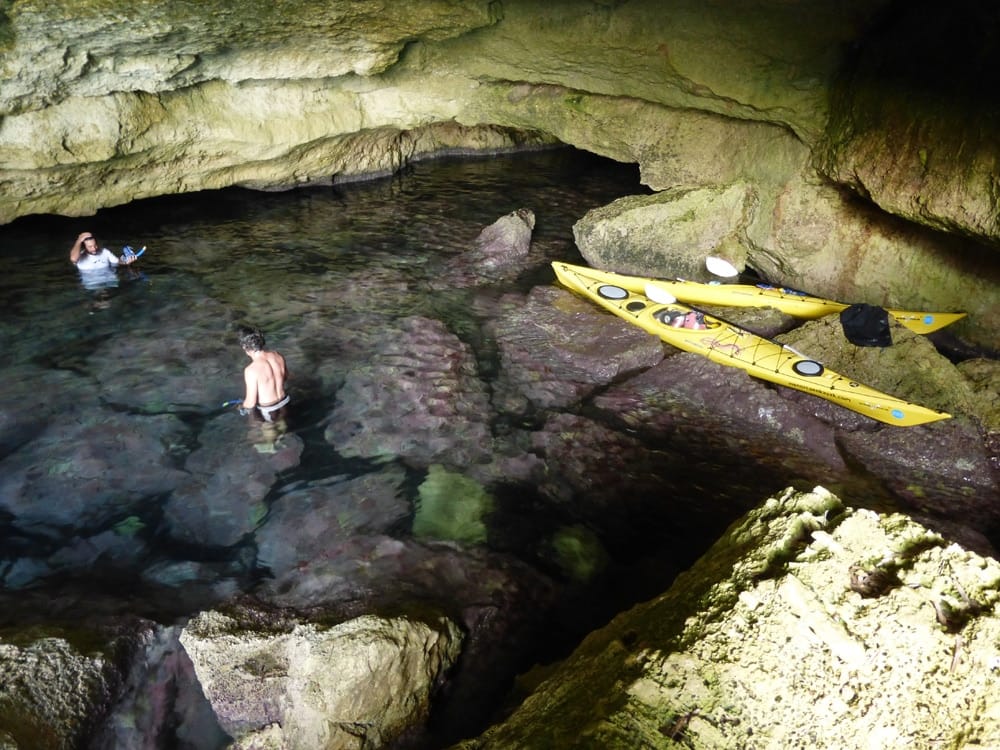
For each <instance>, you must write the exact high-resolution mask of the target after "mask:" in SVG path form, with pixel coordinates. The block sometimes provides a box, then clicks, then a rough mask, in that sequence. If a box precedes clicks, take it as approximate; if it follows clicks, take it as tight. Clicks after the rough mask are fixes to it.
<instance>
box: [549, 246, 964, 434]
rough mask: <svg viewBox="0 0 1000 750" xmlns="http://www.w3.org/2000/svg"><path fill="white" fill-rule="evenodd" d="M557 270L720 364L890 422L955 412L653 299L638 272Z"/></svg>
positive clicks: (632, 318) (564, 266)
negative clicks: (639, 284)
mask: <svg viewBox="0 0 1000 750" xmlns="http://www.w3.org/2000/svg"><path fill="white" fill-rule="evenodd" d="M552 268H553V269H554V270H555V272H556V277H557V278H558V279H559V281H560V282H561V283H562V284H563V285H564V286H565V287H567V288H568V289H570V290H571V291H574V292H576V293H577V294H580V295H582V296H584V297H586V298H587V299H589V300H591V301H592V302H595V303H597V304H598V305H600V306H601V307H603V308H604V309H605V310H608V311H609V312H612V313H614V314H615V315H617V316H618V317H620V318H623V319H625V320H627V321H629V322H630V323H633V324H635V325H637V326H639V327H640V328H642V329H643V330H645V331H647V332H649V333H651V334H653V335H654V336H658V337H659V338H660V339H661V340H662V341H665V342H666V343H668V344H670V345H672V346H676V347H677V348H678V349H683V350H684V351H688V352H694V353H695V354H700V355H702V356H703V357H707V358H708V359H710V360H712V361H713V362H718V363H719V364H721V365H727V366H729V367H739V368H740V369H743V370H746V371H747V372H748V373H750V374H751V375H753V376H754V377H757V378H761V379H762V380H767V381H770V382H772V383H777V384H778V385H784V386H787V387H789V388H795V389H796V390H799V391H804V392H805V393H811V394H813V395H814V396H819V397H820V398H825V399H826V400H827V401H832V402H833V403H835V404H839V405H840V406H843V407H845V408H848V409H851V410H853V411H856V412H858V413H860V414H864V415H865V416H868V417H871V418H872V419H877V420H879V421H880V422H885V423H886V424H892V425H898V426H904V427H909V426H912V425H918V424H926V423H927V422H936V421H938V420H940V419H948V418H949V417H950V416H951V415H950V414H946V413H945V412H942V411H936V410H934V409H928V408H926V407H923V406H919V405H918V404H912V403H910V402H909V401H904V400H903V399H900V398H896V397H895V396H890V395H889V394H887V393H882V392H881V391H877V390H875V389H874V388H869V387H868V386H866V385H862V384H861V383H858V382H855V381H853V380H851V379H849V378H845V377H844V376H843V375H839V374H837V373H835V372H833V371H832V370H828V369H827V368H825V367H824V366H823V365H822V364H820V363H819V362H816V361H815V360H812V359H809V358H808V357H803V356H802V355H800V354H798V353H797V352H795V351H794V350H792V349H791V348H789V347H786V346H782V345H781V344H777V343H775V342H773V341H770V340H768V339H765V338H763V337H761V336H758V335H757V334H755V333H751V332H750V331H745V330H743V329H742V328H737V327H736V326H734V325H732V324H730V323H727V322H725V321H724V320H720V319H719V318H715V317H713V316H711V315H708V314H705V313H701V312H699V311H696V310H694V309H692V308H690V307H688V306H687V305H684V304H681V303H678V302H674V303H669V304H667V303H661V302H654V301H653V300H652V299H650V298H649V297H648V296H646V294H644V293H643V291H634V290H633V288H634V284H635V279H636V277H634V276H631V277H630V276H621V275H619V274H614V273H609V272H607V271H594V270H591V269H590V268H585V267H583V266H574V265H572V264H569V263H561V262H556V263H553V264H552ZM654 283H656V284H660V283H661V282H654ZM630 287H633V288H630Z"/></svg>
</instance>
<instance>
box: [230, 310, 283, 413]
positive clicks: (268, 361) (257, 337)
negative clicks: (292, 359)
mask: <svg viewBox="0 0 1000 750" xmlns="http://www.w3.org/2000/svg"><path fill="white" fill-rule="evenodd" d="M240 346H242V347H243V351H245V352H246V354H247V356H248V357H250V359H251V362H250V364H249V365H247V367H246V369H245V370H244V371H243V377H244V379H245V380H246V384H247V394H246V396H245V397H244V398H243V404H242V406H240V414H242V415H247V414H249V413H250V411H251V410H252V409H254V408H255V407H256V408H257V409H258V410H259V411H260V414H261V416H262V417H264V421H266V422H271V421H273V416H274V414H275V413H276V412H277V411H278V410H279V409H281V408H282V407H283V406H285V405H286V404H287V403H288V395H287V394H286V393H285V381H286V380H288V370H287V369H286V368H285V358H284V357H282V356H281V355H280V354H278V352H272V351H267V350H266V349H264V334H262V333H261V332H260V330H259V329H257V328H244V329H243V330H242V331H240Z"/></svg>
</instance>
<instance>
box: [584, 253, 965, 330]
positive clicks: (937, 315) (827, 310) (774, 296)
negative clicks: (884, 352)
mask: <svg viewBox="0 0 1000 750" xmlns="http://www.w3.org/2000/svg"><path fill="white" fill-rule="evenodd" d="M588 272H591V273H593V274H595V275H596V276H598V277H603V278H605V280H608V281H609V283H613V284H617V285H618V286H620V287H622V288H623V289H628V290H629V291H630V292H640V293H641V292H643V291H644V290H645V288H646V284H649V283H652V284H656V286H657V287H659V288H661V289H663V290H664V291H665V292H669V293H670V294H671V295H672V296H673V297H675V298H676V299H679V300H680V301H681V302H687V303H689V304H692V305H724V306H727V307H773V308H775V309H776V310H780V311H781V312H783V313H787V314H788V315H794V316H795V317H797V318H806V319H809V320H812V319H814V318H821V317H823V316H824V315H830V314H831V313H839V312H840V311H841V310H846V309H847V308H848V307H849V305H845V304H844V303H843V302H834V301H833V300H829V299H823V298H822V297H811V296H810V295H808V294H804V293H802V292H797V291H795V290H793V289H785V288H782V287H774V286H753V285H751V284H702V283H700V282H697V281H684V280H681V279H673V280H668V279H653V278H644V277H642V276H624V275H621V274H616V273H611V272H608V271H597V270H593V271H591V270H590V269H588ZM611 279H615V280H611ZM887 312H888V313H889V314H890V315H891V316H892V317H893V318H895V319H896V320H897V321H899V322H900V323H901V324H902V325H904V326H906V327H907V328H909V329H910V330H911V331H913V332H915V333H931V332H933V331H936V330H938V329H939V328H944V327H945V326H946V325H950V324H951V323H954V322H955V321H956V320H959V319H961V318H964V317H965V315H966V314H965V313H964V312H959V313H943V312H919V311H915V310H887Z"/></svg>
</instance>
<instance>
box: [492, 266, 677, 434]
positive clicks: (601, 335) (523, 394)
mask: <svg viewBox="0 0 1000 750" xmlns="http://www.w3.org/2000/svg"><path fill="white" fill-rule="evenodd" d="M502 302H503V304H502V311H501V312H500V314H499V315H498V316H497V317H495V318H494V319H493V320H492V321H491V323H490V331H491V333H492V334H493V335H494V336H495V337H496V342H497V348H498V349H499V352H500V359H501V371H500V375H499V378H498V382H497V383H496V385H495V386H494V402H495V403H496V404H497V406H498V408H499V409H500V410H501V411H505V412H509V413H515V414H517V413H521V412H524V411H526V410H528V409H529V407H531V408H536V409H549V408H558V407H565V406H569V405H571V404H573V403H576V402H578V401H580V400H581V399H583V398H584V397H586V396H588V395H590V394H591V393H593V392H594V391H595V390H597V389H598V388H600V387H601V386H604V385H607V384H608V383H610V382H612V381H614V380H615V379H617V378H619V377H623V376H625V375H628V374H630V373H633V372H636V371H638V370H642V369H645V368H647V367H650V366H652V365H654V364H656V363H657V362H659V361H660V360H661V359H662V358H663V345H662V344H661V343H660V342H659V341H657V340H656V339H655V338H653V337H652V336H649V335H648V334H646V333H645V332H644V331H641V330H640V329H639V328H637V327H635V326H633V325H629V324H628V323H626V322H624V321H619V320H618V319H617V318H612V317H610V316H605V315H601V314H599V313H598V314H595V312H596V311H595V309H594V306H593V305H591V304H590V303H589V302H587V301H585V300H582V299H580V298H578V297H576V296H575V295H572V294H570V293H569V292H566V291H565V290H561V289H558V288H557V287H554V286H551V287H535V288H534V289H532V290H531V291H530V292H529V293H528V296H527V298H520V297H517V296H514V295H510V296H507V297H505V298H504V300H503V301H502ZM597 341H599V342H600V344H599V345H596V344H595V342H597Z"/></svg>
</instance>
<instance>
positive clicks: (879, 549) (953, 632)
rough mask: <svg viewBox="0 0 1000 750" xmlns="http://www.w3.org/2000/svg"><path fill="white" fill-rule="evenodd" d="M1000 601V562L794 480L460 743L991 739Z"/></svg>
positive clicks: (998, 704)
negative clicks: (800, 487)
mask: <svg viewBox="0 0 1000 750" xmlns="http://www.w3.org/2000/svg"><path fill="white" fill-rule="evenodd" d="M998 601H1000V564H998V563H997V562H996V561H995V560H993V559H988V558H982V557H979V556H977V555H975V554H973V553H970V552H967V551H965V550H964V549H962V548H961V547H959V546H957V545H955V544H948V543H947V542H946V541H945V540H944V539H943V538H942V537H940V536H938V535H937V534H934V533H933V532H930V531H928V530H927V529H925V528H923V527H921V526H920V525H918V524H916V523H914V522H912V521H911V520H909V519H907V518H906V517H904V516H901V515H879V514H876V513H874V512H872V511H865V510H854V509H851V508H848V507H845V506H844V505H843V504H842V503H841V501H840V500H839V499H838V498H837V497H835V496H833V495H831V494H830V493H829V492H827V491H825V490H823V489H822V488H816V489H815V490H814V491H813V492H810V493H794V492H792V491H786V492H785V493H783V494H781V495H780V496H777V497H774V498H772V499H770V500H768V501H767V502H766V503H765V504H764V505H763V506H762V507H760V508H759V509H757V510H754V511H752V512H751V513H749V514H748V515H747V516H746V517H745V518H743V519H742V520H740V521H739V522H738V523H736V524H734V525H733V526H732V527H731V528H730V529H729V531H728V532H727V533H726V534H725V535H724V536H723V537H722V538H721V539H720V540H719V541H718V542H717V543H716V544H715V545H714V546H713V547H712V548H711V549H710V550H709V551H708V552H707V553H706V554H705V556H704V557H703V558H702V559H701V560H700V561H699V562H698V563H697V564H696V565H695V566H694V567H693V568H692V569H691V570H689V571H687V572H686V573H684V574H682V575H681V576H680V577H678V579H677V581H676V582H675V584H674V585H673V586H672V587H671V589H670V590H669V591H668V592H667V593H665V594H664V595H662V596H660V597H657V598H656V599H654V600H653V601H651V602H648V603H646V604H641V605H638V606H637V607H635V608H633V609H632V610H631V611H629V612H626V613H623V614H621V615H619V616H618V617H617V618H615V620H614V621H613V622H612V623H611V624H609V625H608V626H607V627H605V628H602V629H601V630H599V631H597V632H595V633H593V634H592V635H590V636H589V637H588V638H587V639H586V640H585V641H584V642H583V644H581V646H580V647H579V648H578V649H577V650H576V652H574V654H573V655H572V656H570V657H569V658H568V659H567V660H566V661H565V662H563V663H562V664H561V665H560V666H559V667H558V669H557V670H556V671H555V673H554V674H553V675H552V676H551V677H549V678H548V679H547V680H545V682H543V683H542V684H541V685H540V686H539V687H538V689H537V690H536V691H535V692H534V693H533V694H532V695H531V696H530V697H528V698H527V700H525V701H524V703H523V704H522V705H521V706H520V707H519V708H518V709H517V710H516V711H515V712H514V713H513V715H512V716H511V717H510V718H509V719H507V720H506V721H504V722H503V723H502V724H499V725H497V726H495V727H493V728H492V729H490V730H489V731H487V732H486V733H485V734H484V735H482V736H481V737H479V738H477V739H474V740H469V741H466V742H462V743H459V745H457V746H456V747H457V748H462V749H463V750H486V749H487V748H510V747H541V746H545V747H594V748H598V747H600V748H635V747H664V748H665V747H684V746H686V747H713V748H714V747H744V746H751V745H752V746H755V747H799V746H803V747H804V746H808V747H816V748H821V749H822V748H831V750H833V749H836V750H841V749H842V748H845V747H864V746H868V745H870V744H871V743H872V742H875V743H876V744H877V745H878V746H879V747H881V748H886V749H887V750H888V749H891V748H900V749H902V748H910V747H930V746H932V745H933V744H934V743H937V742H940V743H943V744H946V745H949V746H955V747H970V748H971V747H972V746H973V745H974V746H976V747H979V746H991V745H994V744H997V743H998V742H1000V720H998V719H997V716H998V715H1000V698H998V697H997V695H996V691H995V690H994V689H993V682H994V677H993V673H994V671H995V669H996V667H997V664H1000V648H998V646H997V643H998V642H1000V618H998V617H997V613H996V604H997V602H998ZM973 737H974V738H975V740H974V741H970V740H969V738H973Z"/></svg>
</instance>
